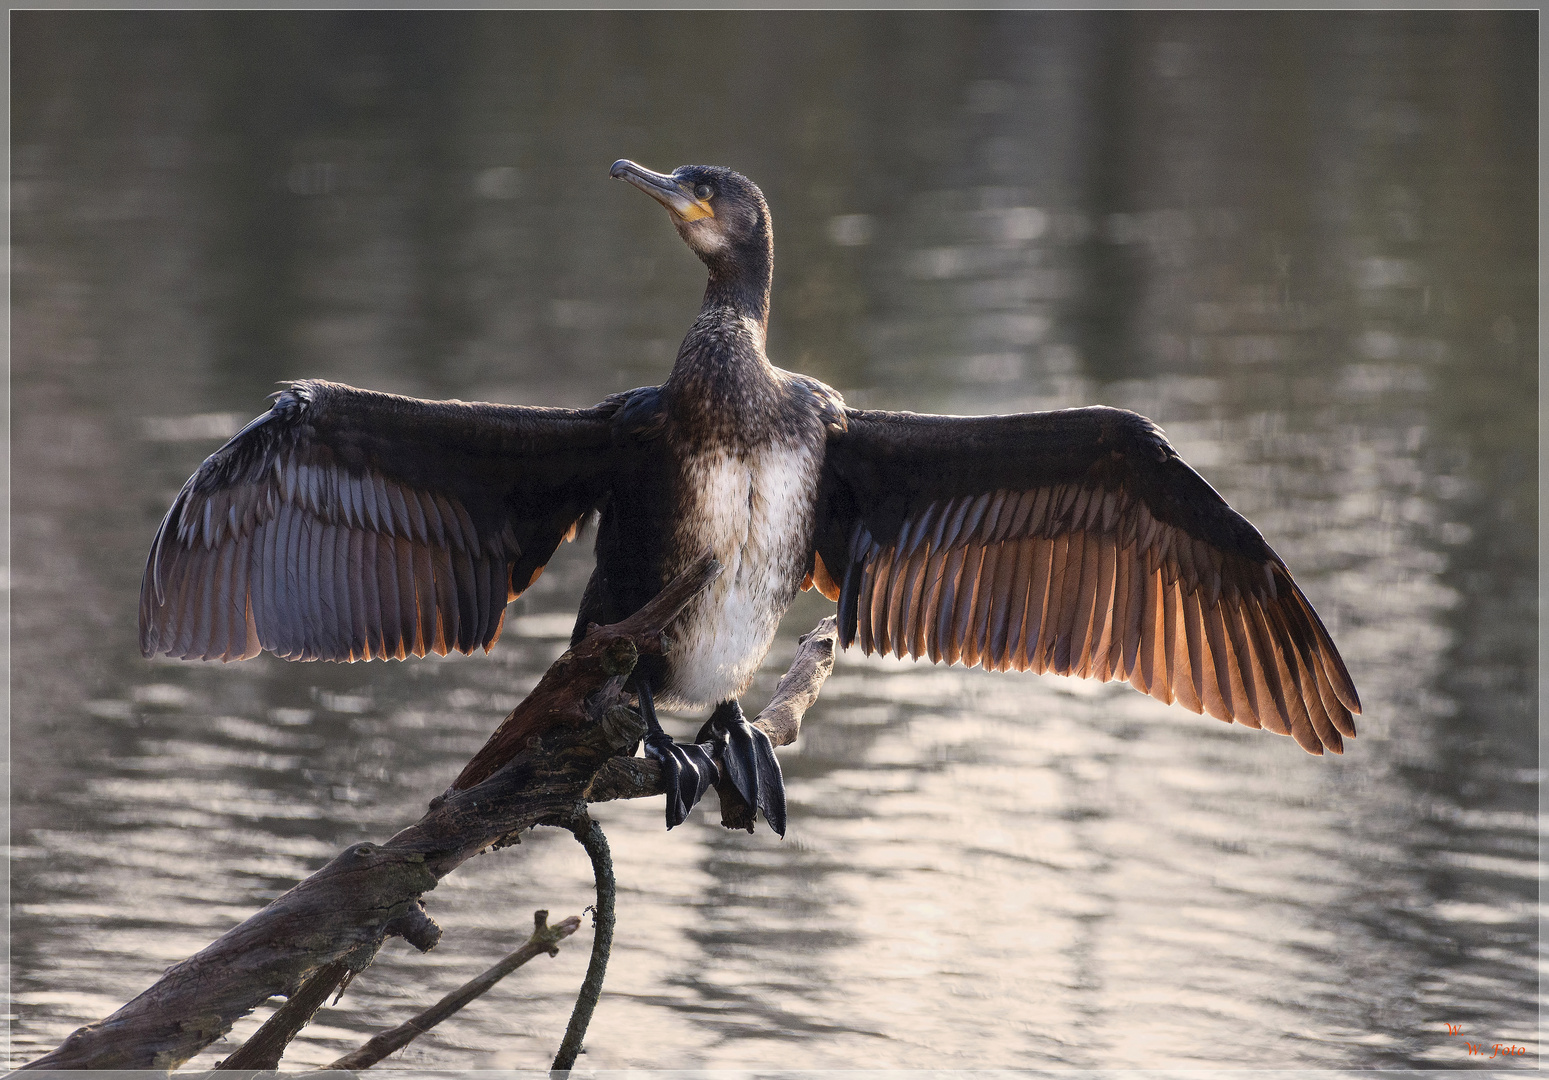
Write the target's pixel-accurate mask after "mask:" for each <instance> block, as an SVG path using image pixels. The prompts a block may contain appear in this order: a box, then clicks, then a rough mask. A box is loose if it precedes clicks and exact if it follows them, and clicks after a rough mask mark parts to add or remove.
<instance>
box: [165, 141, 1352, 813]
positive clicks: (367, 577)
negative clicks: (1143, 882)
mask: <svg viewBox="0 0 1549 1080" xmlns="http://www.w3.org/2000/svg"><path fill="white" fill-rule="evenodd" d="M612 174H613V175H614V176H615V177H619V178H621V179H625V180H627V181H629V182H630V183H632V184H634V185H635V186H637V187H640V188H641V189H642V190H645V191H646V192H647V193H648V194H650V195H652V197H653V198H656V199H657V200H658V201H659V202H661V203H662V204H663V205H665V206H666V207H667V208H668V210H669V211H670V213H671V217H672V220H673V224H674V225H675V227H676V228H677V230H678V232H679V234H680V235H681V236H682V237H683V239H684V241H685V242H686V243H687V244H688V245H689V247H690V248H691V249H692V250H694V252H695V253H696V254H697V255H698V256H699V257H700V259H702V260H703V261H704V263H705V265H706V267H707V268H708V271H709V274H708V278H709V280H708V284H707V287H706V291H705V299H704V304H703V306H702V308H701V311H700V314H699V317H698V318H697V319H696V320H695V322H694V324H693V326H692V327H690V329H689V332H688V335H687V336H686V337H685V339H684V342H683V345H682V347H681V348H680V350H679V353H678V358H677V361H676V363H675V364H674V366H673V369H672V372H671V374H670V375H669V376H668V378H667V381H666V382H665V383H663V384H662V385H661V386H658V387H646V388H642V389H638V390H631V391H628V392H627V393H623V394H618V395H615V396H613V397H610V398H608V399H607V400H605V401H603V402H602V403H600V404H598V405H596V406H594V407H593V408H590V409H579V410H569V409H543V408H533V407H527V406H510V405H485V404H467V403H463V402H427V401H418V400H414V399H410V398H401V397H394V396H391V395H386V394H376V393H371V392H369V391H364V390H356V389H353V388H350V387H346V386H340V385H337V384H333V383H326V382H318V381H306V382H299V383H296V384H294V385H293V386H291V387H290V388H289V389H287V390H284V391H282V392H281V393H280V394H278V395H276V400H275V404H274V406H273V408H272V409H271V410H270V411H269V412H268V413H266V414H264V415H263V416H261V417H259V418H258V419H256V420H254V421H253V422H252V423H251V424H249V425H248V426H247V427H246V428H244V429H243V430H242V431H241V432H240V433H238V434H237V436H236V437H235V438H233V439H232V440H231V441H230V442H228V443H227V444H226V445H225V446H223V447H222V448H221V449H220V450H218V451H216V452H215V453H214V454H213V455H211V456H210V458H209V459H208V460H206V461H205V463H204V464H203V465H202V466H200V468H199V470H198V471H197V472H196V473H195V474H194V475H193V477H192V478H190V479H189V481H188V483H187V484H185V485H184V487H183V490H182V491H181V492H180V493H179V494H178V497H177V499H176V501H175V502H174V503H173V505H172V509H171V510H170V511H169V512H168V514H167V517H166V519H165V520H164V521H163V522H162V525H161V528H160V530H159V531H158V532H157V534H156V539H155V541H154V543H153V544H152V547H151V553H150V558H149V560H148V562H147V565H146V574H145V580H144V584H143V586H142V589H141V600H140V633H141V648H142V650H143V651H144V653H145V654H146V655H147V656H151V655H155V654H157V653H166V654H168V655H171V656H179V657H185V658H196V657H197V658H203V659H217V658H218V659H222V660H233V659H240V658H245V657H248V656H252V655H255V654H256V653H257V652H259V651H260V650H261V649H268V650H270V651H273V652H275V653H276V654H278V655H280V656H284V657H288V658H291V659H303V660H312V659H329V660H356V659H373V658H380V657H398V658H402V657H404V656H407V655H411V654H412V655H423V654H424V653H426V652H432V651H433V652H438V653H445V652H447V651H448V650H451V649H458V650H460V651H463V652H471V651H472V650H473V649H474V648H476V647H481V646H482V647H483V648H485V649H488V648H489V646H490V645H492V644H493V643H494V641H495V639H496V637H498V635H499V633H500V625H501V620H502V617H503V614H504V609H505V605H506V603H507V601H509V600H510V599H513V598H514V597H516V596H517V595H519V594H520V593H521V592H522V591H523V590H524V589H525V588H526V587H527V586H528V585H530V584H531V583H532V581H533V580H535V579H536V577H537V575H538V574H539V573H541V572H542V569H543V566H544V565H545V564H546V563H547V562H548V559H549V558H550V556H551V555H552V554H553V552H554V550H555V548H556V547H557V546H558V545H559V543H560V541H561V540H563V539H566V538H567V537H570V536H573V535H574V534H575V530H576V527H577V526H578V524H579V523H580V522H581V521H582V520H583V519H584V518H585V517H586V516H587V515H588V514H590V513H591V512H592V511H594V510H600V511H601V518H600V523H599V526H598V534H597V567H596V570H595V572H594V573H593V576H592V579H591V581H590V583H589V584H588V586H587V589H586V593H585V596H584V598H583V600H582V602H581V609H580V613H579V616H578V619H577V624H576V636H577V637H579V636H580V635H581V633H582V632H583V631H584V629H585V627H586V625H587V624H588V623H592V622H597V623H606V622H612V621H615V620H617V619H620V618H623V617H625V616H627V615H629V614H630V613H632V612H633V611H634V610H636V609H637V608H638V607H639V606H640V605H641V604H643V603H644V602H645V601H646V600H648V599H649V598H650V597H651V596H653V595H654V594H655V593H656V592H657V591H659V590H660V588H661V587H662V585H663V584H664V583H665V582H666V581H667V580H669V579H670V578H671V577H672V576H673V575H674V574H675V573H676V572H677V571H678V570H680V569H682V568H683V567H684V566H685V565H687V563H688V562H690V561H692V559H693V558H694V557H695V556H697V555H698V554H699V553H700V552H701V551H702V550H703V549H704V548H705V547H706V546H709V547H711V548H713V549H714V550H715V553H716V555H717V557H718V558H719V559H720V560H721V562H722V563H723V564H724V565H725V567H726V573H724V574H723V575H722V576H721V578H720V579H719V580H718V581H717V582H716V583H715V584H714V585H713V586H712V587H711V589H710V590H709V591H708V592H707V593H705V594H704V595H703V596H702V597H701V598H700V599H699V600H698V601H696V603H695V604H694V605H692V606H691V607H690V608H689V609H688V610H687V611H685V612H684V614H683V615H682V616H681V617H680V618H679V620H678V622H677V623H676V624H675V629H674V640H675V641H676V642H677V647H676V648H675V649H674V650H673V651H672V652H671V653H670V654H669V655H668V656H667V657H666V658H665V659H663V660H660V661H658V662H655V663H651V664H645V665H642V667H641V669H640V670H639V671H638V672H637V676H636V681H635V686H636V689H637V690H638V691H639V693H640V696H641V704H642V707H643V710H644V711H645V712H646V714H647V719H648V721H649V722H650V725H651V731H652V734H651V736H650V737H648V739H647V751H648V753H651V754H653V756H657V757H659V758H662V760H663V761H664V763H665V764H666V766H667V768H668V770H669V772H670V773H673V774H675V775H680V776H681V777H682V780H681V790H680V791H679V792H678V793H677V794H675V795H674V796H672V797H670V798H669V809H668V818H669V824H675V823H676V821H677V820H681V819H682V815H683V814H685V813H686V812H687V810H688V808H689V807H690V806H692V804H693V802H694V800H695V799H697V798H698V797H699V796H700V795H701V794H702V793H703V790H704V789H705V787H706V786H707V785H708V783H709V782H711V781H712V780H713V776H714V768H715V766H714V765H713V763H712V762H711V758H710V756H709V755H708V754H707V753H706V752H705V751H704V750H703V749H701V748H696V747H693V746H689V747H680V746H677V745H676V744H673V743H672V742H671V740H670V739H667V738H666V736H665V735H662V734H660V728H659V727H658V726H657V725H656V724H655V717H654V708H653V701H654V700H658V699H664V700H665V701H667V702H670V703H672V704H675V705H680V706H697V705H709V704H715V703H719V707H718V708H717V710H716V713H715V716H714V717H713V721H714V723H713V725H712V727H713V729H714V731H715V732H716V737H718V738H721V739H726V740H729V742H730V749H729V751H728V752H727V754H726V755H725V756H726V758H727V761H728V763H729V765H730V767H731V768H732V771H733V773H734V778H735V779H736V780H737V781H738V786H739V788H741V789H742V791H743V793H744V795H745V796H746V797H748V798H749V801H750V802H757V803H758V804H759V806H760V808H762V809H763V810H764V811H765V814H766V817H768V818H769V819H770V821H771V824H772V825H774V826H775V827H776V828H777V829H778V830H780V831H783V828H784V820H783V819H784V809H783V805H784V804H783V793H782V789H780V785H779V779H778V765H777V764H775V761H774V756H773V753H772V751H771V750H770V749H769V748H768V745H767V740H764V741H763V743H762V744H760V743H759V740H760V739H761V738H762V736H761V735H759V734H758V733H757V731H756V729H752V728H750V727H749V726H748V725H747V724H746V722H745V720H744V719H743V718H742V714H741V710H740V708H738V707H737V703H736V698H737V696H738V695H739V694H740V693H741V692H742V691H743V690H744V689H746V687H747V684H748V682H749V681H750V680H751V678H752V675H753V673H754V671H755V670H756V669H757V667H758V664H759V662H760V661H761V660H762V659H763V656H764V654H765V653H766V652H767V650H768V648H769V645H770V643H771V641H772V640H773V636H774V632H775V627H776V625H777V624H778V622H779V619H780V617H781V615H783V614H784V612H785V610H786V608H787V607H788V606H789V605H790V603H791V600H792V598H793V597H794V596H795V594H796V592H797V591H798V589H799V588H803V587H810V586H811V585H814V584H815V585H816V586H817V587H818V588H819V589H821V590H822V591H823V592H824V594H825V595H827V596H829V597H830V598H833V599H837V600H838V601H839V627H840V636H841V642H842V643H843V644H844V645H846V646H848V645H850V644H852V643H854V642H856V641H858V642H859V644H860V646H861V648H862V649H863V650H864V651H866V652H890V653H893V654H894V655H898V656H906V655H907V656H914V657H928V658H930V659H931V660H933V661H940V660H946V661H947V662H949V663H957V662H961V663H965V664H969V665H974V664H978V665H981V666H983V667H987V668H994V669H997V670H1004V669H1006V668H1016V669H1018V670H1022V669H1026V668H1031V669H1033V670H1036V671H1054V672H1057V673H1060V674H1074V675H1080V676H1083V677H1093V678H1099V679H1104V680H1106V679H1127V680H1128V681H1129V682H1131V683H1132V684H1133V685H1134V686H1135V687H1136V688H1137V689H1139V690H1141V691H1142V692H1145V693H1149V694H1151V695H1152V696H1154V697H1157V698H1159V699H1160V700H1162V701H1164V702H1171V701H1178V702H1180V703H1182V704H1183V705H1185V706H1186V707H1188V708H1190V709H1192V710H1194V711H1195V712H1200V711H1206V712H1209V713H1210V714H1211V715H1212V716H1216V717H1219V718H1220V719H1223V720H1228V721H1230V720H1236V721H1238V722H1240V723H1243V724H1246V725H1248V726H1249V727H1263V728H1267V729H1268V730H1270V731H1274V732H1276V733H1278V734H1288V735H1291V736H1292V737H1294V738H1295V739H1296V741H1297V742H1298V743H1299V744H1300V745H1301V746H1302V747H1304V748H1305V749H1306V750H1308V751H1309V752H1311V753H1322V751H1323V750H1324V749H1325V748H1327V749H1330V750H1333V751H1335V752H1336V753H1337V752H1339V751H1340V750H1341V749H1342V745H1343V744H1342V738H1341V736H1342V735H1343V736H1353V735H1354V734H1355V727H1354V722H1353V719H1352V714H1353V713H1358V712H1359V711H1360V704H1359V700H1358V698H1357V696H1356V692H1355V687H1354V684H1353V683H1352V682H1351V679H1350V676H1349V674H1348V672H1347V671H1346V670H1345V666H1344V663H1343V662H1342V661H1341V659H1340V657H1339V653H1338V651H1337V650H1336V649H1335V647H1334V644H1333V642H1332V641H1331V640H1330V638H1329V635H1328V632H1327V631H1326V630H1325V629H1324V627H1323V624H1322V623H1321V622H1320V621H1319V619H1318V616H1317V614H1316V613H1315V612H1314V611H1313V609H1312V606H1311V605H1310V604H1309V603H1308V602H1307V600H1306V598H1305V597H1304V596H1303V595H1302V593H1301V591H1300V590H1299V589H1298V588H1297V587H1296V584H1295V583H1294V582H1293V581H1292V579H1291V575H1290V572H1289V571H1288V570H1287V569H1286V567H1285V564H1284V563H1282V562H1281V560H1280V559H1279V557H1278V556H1276V555H1275V553H1274V551H1273V550H1272V549H1271V548H1270V547H1269V545H1268V544H1267V543H1265V541H1264V539H1263V538H1262V537H1261V536H1260V535H1259V533H1258V531H1257V530H1256V529H1254V528H1253V526H1252V525H1250V524H1249V523H1248V522H1247V521H1246V520H1244V519H1243V518H1242V517H1241V516H1240V515H1238V514H1237V513H1236V512H1235V511H1233V510H1232V509H1231V507H1229V506H1228V505H1227V504H1226V502H1225V501H1224V500H1223V499H1222V498H1221V497H1220V496H1219V495H1217V494H1216V492H1215V491H1214V490H1213V489H1212V488H1211V487H1210V485H1209V484H1207V483H1206V482H1205V481H1204V480H1203V479H1201V478H1200V477H1199V475H1198V474H1196V473H1195V472H1194V471H1193V470H1192V469H1190V468H1189V467H1188V466H1187V465H1186V464H1184V462H1183V461H1182V460H1181V459H1180V458H1179V457H1178V455H1177V454H1176V452H1175V451H1174V450H1173V449H1172V447H1171V446H1170V445H1169V444H1168V443H1167V440H1166V439H1165V438H1164V437H1163V435H1162V432H1161V430H1160V429H1158V428H1157V427H1156V426H1155V425H1153V424H1152V423H1151V422H1150V421H1148V420H1146V419H1145V418H1144V417H1141V416H1137V415H1136V414H1134V413H1129V412H1125V411H1122V410H1118V409H1107V408H1087V409H1070V410H1065V411H1061V412H1053V413H1029V414H1022V415H1014V416H990V417H947V416H921V415H916V414H913V413H888V412H877V411H867V410H856V409H850V408H847V407H845V405H844V403H843V401H842V399H841V398H840V396H839V395H838V394H837V393H836V392H835V391H833V390H832V389H830V388H828V387H826V386H824V385H823V384H822V383H820V382H818V381H816V380H814V379H809V378H806V377H804V376H800V375H793V374H791V373H789V372H785V371H781V370H780V369H778V368H775V367H773V366H772V365H771V364H770V363H769V361H768V359H767V357H766V356H765V354H764V334H765V329H766V327H767V320H768V311H769V286H770V281H771V271H772V259H773V231H772V227H771V223H770V217H769V211H768V207H767V206H766V205H765V203H764V199H763V195H762V194H761V193H760V192H759V190H758V188H757V187H756V186H754V185H753V183H752V182H751V181H749V180H747V179H746V178H745V177H743V176H740V175H739V174H737V173H734V172H732V171H731V170H729V169H722V168H714V167H706V166H687V167H684V168H681V169H679V170H677V171H676V172H675V173H673V174H671V175H668V176H664V175H662V174H658V173H652V172H650V171H649V170H646V169H643V168H641V167H640V166H638V165H635V164H634V163H633V162H623V161H621V162H618V163H616V164H615V165H614V167H613V170H612Z"/></svg>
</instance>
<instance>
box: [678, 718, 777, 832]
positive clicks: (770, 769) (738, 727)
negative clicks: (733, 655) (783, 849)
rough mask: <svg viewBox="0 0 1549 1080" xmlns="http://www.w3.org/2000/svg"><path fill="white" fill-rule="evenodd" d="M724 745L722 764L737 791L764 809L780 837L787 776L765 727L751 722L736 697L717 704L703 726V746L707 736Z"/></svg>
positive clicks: (751, 802)
mask: <svg viewBox="0 0 1549 1080" xmlns="http://www.w3.org/2000/svg"><path fill="white" fill-rule="evenodd" d="M707 737H708V738H709V739H712V740H714V741H715V742H717V743H719V744H720V747H721V766H722V767H723V768H724V769H725V770H726V776H727V778H728V779H729V780H731V783H732V786H733V787H734V788H736V789H737V794H739V795H741V796H742V799H743V801H744V802H746V803H747V804H748V805H749V806H753V807H757V808H758V809H759V810H762V811H763V812H764V820H765V821H767V822H769V827H770V828H771V829H773V830H774V831H775V832H776V833H777V834H779V835H780V836H784V835H785V778H784V777H783V776H781V775H780V761H779V759H778V758H776V757H775V753H774V744H773V743H771V742H770V741H769V736H768V735H766V734H764V732H763V729H762V728H757V727H754V726H753V725H752V724H750V723H749V722H748V718H747V716H746V715H745V714H744V713H743V711H742V704H741V703H740V702H738V701H737V700H736V699H735V698H733V699H732V700H730V701H723V702H721V703H720V704H719V705H717V706H716V707H715V712H713V713H711V714H710V719H709V720H708V721H707V722H706V723H705V726H704V727H703V728H701V729H700V732H699V738H700V740H701V745H703V740H705V739H706V738H707Z"/></svg>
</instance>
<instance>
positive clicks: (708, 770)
mask: <svg viewBox="0 0 1549 1080" xmlns="http://www.w3.org/2000/svg"><path fill="white" fill-rule="evenodd" d="M635 690H636V692H638V693H639V695H640V715H641V716H642V717H644V718H645V727H646V735H645V756H646V757H648V758H654V759H655V760H656V761H659V762H661V766H662V777H663V779H664V780H665V782H666V786H667V828H669V829H670V828H672V827H673V826H674V825H681V824H683V819H684V818H686V817H688V812H689V811H690V810H692V809H693V808H694V804H695V803H697V802H698V801H699V800H700V799H702V798H704V796H705V792H706V791H708V790H709V789H710V785H711V784H713V783H715V781H716V779H717V777H719V776H720V770H718V769H717V768H716V767H715V758H714V757H712V756H711V755H710V751H709V749H708V748H707V747H705V746H700V745H698V744H696V743H689V744H687V745H683V744H680V743H676V742H673V741H672V736H671V735H668V734H667V733H666V732H665V731H663V730H662V725H661V723H660V722H659V721H658V720H657V719H656V703H655V702H654V701H653V700H652V698H651V681H650V679H648V678H643V677H642V678H640V679H638V680H637V681H636V683H635Z"/></svg>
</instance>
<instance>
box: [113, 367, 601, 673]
mask: <svg viewBox="0 0 1549 1080" xmlns="http://www.w3.org/2000/svg"><path fill="white" fill-rule="evenodd" d="M616 407H617V401H616V400H614V399H610V401H609V402H604V403H603V405H600V406H598V407H597V408H595V409H589V410H582V411H573V410H565V409H530V408H521V407H516V406H501V405H470V404H465V403H463V402H427V401H417V400H415V399H412V398H401V397H395V396H391V395H387V394H375V393H370V392H367V391H362V390H355V389H353V388H351V387H346V386H340V385H338V384H332V383H323V382H314V381H308V382H302V383H297V384H295V385H293V386H292V387H291V388H290V389H288V390H285V391H282V392H281V393H280V394H278V395H276V401H275V404H274V407H273V408H272V409H271V410H270V411H269V412H268V413H266V414H264V415H263V416H261V417H259V418H258V419H256V420H254V421H253V422H252V423H251V424H249V425H248V426H247V427H246V428H244V429H243V430H242V431H241V432H240V433H238V434H237V436H236V437H235V438H233V439H232V440H231V441H230V442H228V443H227V444H226V445H225V446H223V447H222V448H221V449H220V450H218V451H216V452H215V453H214V454H213V455H211V456H210V458H208V459H207V460H206V461H205V462H204V464H203V465H202V466H200V468H199V470H198V471H197V472H196V473H195V474H194V475H193V476H192V477H191V478H190V479H189V480H188V482H187V483H186V484H185V485H184V486H183V489H182V490H181V491H180V492H179V493H178V496H177V499H176V501H174V502H173V504H172V509H171V510H170V511H168V513H167V516H166V518H165V519H164V520H163V521H162V523H161V528H160V529H159V530H158V531H157V533H156V539H155V541H154V542H153V543H152V545H151V552H150V556H149V558H148V560H147V562H146V568H145V577H144V580H143V582H142V584H141V589H140V648H141V651H142V652H143V653H144V654H145V655H146V656H153V655H155V654H157V653H166V654H167V655H169V656H175V657H180V658H183V659H194V658H198V659H205V660H213V659H220V660H237V659H245V658H247V657H250V656H254V655H256V654H257V653H258V652H259V651H261V650H265V649H267V650H269V651H271V652H274V653H275V654H277V655H279V656H282V657H285V658H287V659H292V660H318V659H323V660H363V659H378V658H385V657H393V658H398V659H402V658H403V657H405V656H409V655H414V656H423V655H424V654H425V653H427V652H435V653H440V654H445V653H446V652H448V651H449V650H452V649H457V650H459V651H461V652H465V653H466V652H472V651H473V649H474V648H475V647H478V646H483V647H484V648H485V649H488V648H489V647H490V646H491V645H492V644H494V642H495V639H496V638H497V637H498V636H499V634H500V627H501V622H502V620H503V618H504V614H505V606H506V603H507V602H508V601H509V600H510V599H512V598H514V597H515V596H516V595H518V594H519V593H520V592H521V591H522V590H523V589H525V588H526V587H527V586H528V585H530V584H531V583H532V581H533V580H535V579H536V578H537V576H538V574H539V573H541V572H542V569H543V565H544V564H545V563H546V562H547V561H548V559H549V557H550V556H551V555H552V554H553V552H554V549H555V548H556V547H557V546H558V545H559V543H560V541H561V539H566V538H568V537H569V536H573V535H574V532H575V526H576V525H577V523H578V521H579V520H580V519H581V518H583V517H584V516H585V515H586V514H587V512H589V511H590V510H591V509H592V507H593V506H594V505H595V504H596V503H597V501H598V500H599V499H600V498H601V496H602V493H603V491H604V480H603V479H602V478H603V477H604V476H605V473H606V469H607V464H608V460H609V458H608V452H609V451H608V447H609V420H608V417H609V416H610V415H611V414H612V412H613V411H615V410H616Z"/></svg>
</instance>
